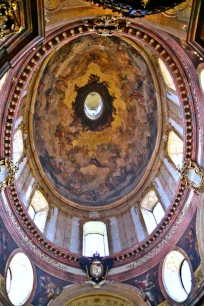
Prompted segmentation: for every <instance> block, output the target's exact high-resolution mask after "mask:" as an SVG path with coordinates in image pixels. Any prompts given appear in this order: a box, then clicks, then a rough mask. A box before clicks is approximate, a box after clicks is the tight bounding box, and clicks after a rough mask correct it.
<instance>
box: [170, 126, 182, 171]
mask: <svg viewBox="0 0 204 306" xmlns="http://www.w3.org/2000/svg"><path fill="white" fill-rule="evenodd" d="M167 154H168V156H169V157H170V159H171V161H172V162H173V164H174V166H176V167H181V166H182V162H183V141H182V140H181V138H180V137H179V136H178V135H177V134H176V133H175V132H174V131H170V133H169V137H168V144H167Z"/></svg>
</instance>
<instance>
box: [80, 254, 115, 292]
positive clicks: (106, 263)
mask: <svg viewBox="0 0 204 306" xmlns="http://www.w3.org/2000/svg"><path fill="white" fill-rule="evenodd" d="M80 264H81V266H82V268H83V269H84V270H85V271H86V273H87V277H88V282H85V283H86V284H91V285H92V286H93V287H94V288H99V287H100V286H102V285H103V284H105V283H111V282H110V281H107V280H106V276H107V274H108V270H109V269H110V267H111V266H112V264H113V259H112V258H101V257H100V254H99V253H98V252H96V253H94V254H93V257H81V258H80Z"/></svg>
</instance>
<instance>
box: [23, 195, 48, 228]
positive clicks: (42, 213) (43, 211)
mask: <svg viewBox="0 0 204 306" xmlns="http://www.w3.org/2000/svg"><path fill="white" fill-rule="evenodd" d="M48 209H49V205H48V203H47V200H46V199H45V197H44V196H43V195H42V193H41V192H40V191H39V190H36V191H35V192H34V195H33V197H32V199H31V203H30V206H29V208H28V213H29V215H30V217H31V219H32V220H33V222H34V223H35V224H36V225H37V227H38V228H39V230H40V231H41V232H43V231H44V228H45V222H46V219H47V214H48Z"/></svg>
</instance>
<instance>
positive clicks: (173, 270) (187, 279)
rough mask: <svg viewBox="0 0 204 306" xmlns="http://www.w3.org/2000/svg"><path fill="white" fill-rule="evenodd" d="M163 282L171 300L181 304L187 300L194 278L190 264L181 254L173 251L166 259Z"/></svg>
mask: <svg viewBox="0 0 204 306" xmlns="http://www.w3.org/2000/svg"><path fill="white" fill-rule="evenodd" d="M162 281H163V285H164V288H165V290H166V292H167V293H168V295H169V296H170V298H171V299H173V300H174V301H176V302H179V303H181V302H183V301H185V300H186V299H187V297H188V295H189V293H190V291H191V287H192V276H191V270H190V266H189V263H188V261H187V260H186V259H185V257H184V255H183V254H182V253H181V252H178V251H171V252H170V253H169V254H168V255H167V256H166V257H165V259H164V262H163V265H162Z"/></svg>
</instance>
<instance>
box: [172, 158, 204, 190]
mask: <svg viewBox="0 0 204 306" xmlns="http://www.w3.org/2000/svg"><path fill="white" fill-rule="evenodd" d="M191 169H192V170H194V172H195V174H196V175H198V176H199V177H200V179H201V182H200V184H199V185H197V184H196V182H195V181H192V180H191V179H190V178H189V177H188V172H189V170H191ZM178 171H179V173H180V174H181V180H182V181H183V182H184V184H185V185H186V186H188V187H190V188H191V189H192V190H193V191H195V192H198V193H202V192H204V170H203V169H202V168H201V167H200V166H198V165H197V163H196V162H193V161H192V160H190V159H189V160H186V161H185V162H184V163H183V166H182V168H181V169H179V170H178Z"/></svg>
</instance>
